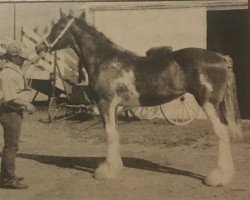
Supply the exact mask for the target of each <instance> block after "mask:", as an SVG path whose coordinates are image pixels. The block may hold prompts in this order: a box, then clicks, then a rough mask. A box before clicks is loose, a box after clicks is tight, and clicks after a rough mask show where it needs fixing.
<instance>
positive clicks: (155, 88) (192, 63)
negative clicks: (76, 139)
mask: <svg viewBox="0 0 250 200" xmlns="http://www.w3.org/2000/svg"><path fill="white" fill-rule="evenodd" d="M68 46H71V47H72V48H73V49H74V50H75V52H76V53H77V54H78V56H79V57H80V58H81V59H82V60H84V62H85V63H84V65H85V67H86V69H87V72H88V75H89V81H90V86H91V88H92V90H93V92H94V94H95V98H96V99H95V101H96V102H98V105H99V110H100V113H101V116H102V119H103V123H104V126H105V131H106V133H107V143H108V150H107V158H106V161H105V162H104V163H102V164H101V165H100V166H99V167H98V169H97V170H96V172H95V177H96V178H115V177H117V175H118V174H119V172H120V171H121V169H122V167H123V163H122V159H121V156H120V150H119V148H120V144H119V134H118V131H117V129H116V124H115V112H116V109H117V107H118V106H123V107H125V108H131V107H139V106H155V105H159V104H163V103H166V102H168V101H171V100H173V99H175V98H178V97H180V96H181V95H182V94H184V93H185V92H189V93H191V94H193V95H194V97H195V99H196V100H197V102H198V103H199V105H200V106H202V108H203V109H204V111H205V113H206V114H207V117H208V118H209V119H210V120H211V122H212V126H213V128H214V131H215V134H216V135H217V136H218V139H219V155H218V164H217V167H216V168H215V169H214V170H213V171H212V172H211V173H210V174H209V176H208V177H207V179H206V181H205V182H206V184H207V185H211V186H219V185H226V184H228V183H229V182H230V181H231V180H232V178H233V177H234V174H235V169H234V165H233V160H232V156H231V151H230V139H229V131H231V132H234V133H235V134H237V135H240V134H241V129H240V125H239V122H238V121H236V120H235V119H230V118H229V117H228V113H229V112H233V110H234V108H233V106H229V104H227V103H225V102H226V100H231V99H227V98H229V96H228V95H226V94H227V83H228V82H229V81H230V78H229V70H228V66H229V65H231V63H230V62H229V61H230V59H225V57H224V56H222V55H220V54H218V53H215V52H212V51H209V50H205V49H199V48H185V49H181V50H178V51H174V52H169V51H168V52H167V53H164V52H159V53H155V54H151V55H150V56H147V57H141V56H138V55H136V54H135V53H133V52H130V51H127V50H124V49H122V48H120V47H118V46H117V45H115V44H114V43H113V42H112V41H111V40H109V39H108V38H107V37H105V36H104V35H103V34H102V33H100V32H98V31H97V30H96V29H95V28H94V27H92V26H90V25H88V24H87V23H86V22H85V19H84V17H83V16H80V17H78V18H75V17H74V16H73V14H72V12H70V14H69V15H68V16H66V15H65V14H64V13H62V12H61V19H60V20H59V21H58V22H57V23H56V24H55V25H54V26H53V28H52V30H51V32H50V34H49V36H48V37H47V38H45V39H44V41H43V42H42V43H40V44H38V45H37V46H36V50H37V53H40V52H41V51H53V50H57V49H62V48H66V47H68Z"/></svg>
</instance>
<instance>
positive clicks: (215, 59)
mask: <svg viewBox="0 0 250 200" xmlns="http://www.w3.org/2000/svg"><path fill="white" fill-rule="evenodd" d="M172 57H173V59H174V60H175V61H177V62H178V63H179V64H180V65H184V66H186V67H189V66H188V65H190V64H191V65H197V66H199V67H202V66H204V65H205V66H215V65H216V66H219V65H222V66H223V65H225V64H226V63H225V59H224V58H223V56H221V55H220V54H219V53H217V52H214V51H211V50H208V49H201V48H184V49H180V50H177V51H174V52H173V53H172ZM184 66H183V67H184Z"/></svg>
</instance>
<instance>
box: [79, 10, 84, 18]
mask: <svg viewBox="0 0 250 200" xmlns="http://www.w3.org/2000/svg"><path fill="white" fill-rule="evenodd" d="M79 19H81V20H85V19H86V13H85V12H84V11H83V12H82V13H81V14H80V16H79Z"/></svg>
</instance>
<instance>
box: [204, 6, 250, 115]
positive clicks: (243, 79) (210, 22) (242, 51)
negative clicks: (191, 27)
mask: <svg viewBox="0 0 250 200" xmlns="http://www.w3.org/2000/svg"><path fill="white" fill-rule="evenodd" d="M247 28H248V10H223V11H208V12H207V48H208V49H210V50H214V51H217V52H220V53H223V54H226V55H229V56H230V57H231V58H232V59H233V61H234V71H235V76H236V83H237V92H238V100H239V107H240V113H241V117H242V118H250V113H249V108H248V102H250V99H247V97H249V96H250V95H247V93H250V88H249V86H248V81H247V79H248V78H249V77H247V75H246V74H248V70H249V69H248V64H247V56H248V55H247Z"/></svg>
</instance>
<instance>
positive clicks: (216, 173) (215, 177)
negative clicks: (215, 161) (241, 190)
mask: <svg viewBox="0 0 250 200" xmlns="http://www.w3.org/2000/svg"><path fill="white" fill-rule="evenodd" d="M234 174H235V171H234V169H232V170H228V171H226V172H224V171H222V170H221V169H220V168H219V167H217V168H215V169H214V170H213V171H212V172H211V173H210V174H209V176H208V177H207V178H206V179H205V181H204V184H205V185H208V186H212V187H220V186H224V185H227V184H229V183H230V181H231V180H232V179H233V177H234Z"/></svg>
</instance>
